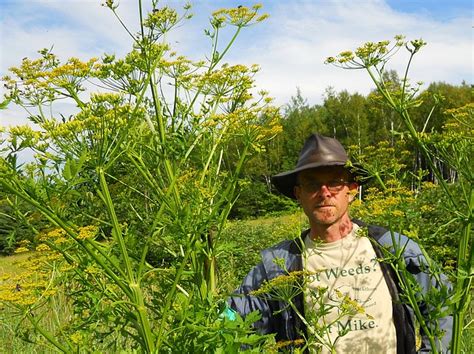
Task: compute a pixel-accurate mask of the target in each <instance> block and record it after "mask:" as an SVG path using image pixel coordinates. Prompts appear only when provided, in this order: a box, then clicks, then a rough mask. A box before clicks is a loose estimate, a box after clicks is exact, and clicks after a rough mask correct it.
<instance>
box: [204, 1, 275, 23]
mask: <svg viewBox="0 0 474 354" xmlns="http://www.w3.org/2000/svg"><path fill="white" fill-rule="evenodd" d="M261 8H262V5H260V4H257V5H254V6H252V7H251V8H249V7H246V6H238V7H236V8H228V9H220V10H217V11H214V12H213V13H212V23H213V25H214V26H216V27H222V26H223V25H224V24H230V25H233V26H238V27H245V26H250V25H252V24H255V23H257V22H262V21H264V20H265V19H267V18H268V14H263V15H258V11H259V10H260V9H261Z"/></svg>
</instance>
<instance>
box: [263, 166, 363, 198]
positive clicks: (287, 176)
mask: <svg viewBox="0 0 474 354" xmlns="http://www.w3.org/2000/svg"><path fill="white" fill-rule="evenodd" d="M325 166H342V167H346V168H347V170H348V171H349V172H350V173H351V175H352V176H353V177H354V178H355V177H358V176H359V177H364V176H365V175H364V173H356V172H355V171H354V168H353V167H350V166H348V164H347V162H346V161H344V162H343V161H334V162H325V163H321V162H315V163H309V164H306V165H304V166H301V167H298V168H295V169H294V170H291V171H287V172H282V173H279V174H277V175H275V176H272V178H271V181H272V183H273V185H274V186H275V187H276V189H277V190H278V191H279V192H280V193H282V194H283V195H285V196H287V197H288V198H291V199H296V196H295V193H294V189H295V186H296V184H297V176H298V173H299V172H301V171H304V170H309V169H311V168H317V167H325ZM357 183H359V184H361V183H360V182H359V181H357Z"/></svg>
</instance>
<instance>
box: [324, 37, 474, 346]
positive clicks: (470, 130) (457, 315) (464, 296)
mask: <svg viewBox="0 0 474 354" xmlns="http://www.w3.org/2000/svg"><path fill="white" fill-rule="evenodd" d="M425 44H426V43H425V42H424V41H423V40H421V39H419V40H412V41H405V39H404V37H403V36H396V37H395V41H394V43H392V44H391V43H390V41H381V42H378V43H373V42H368V43H365V44H364V45H362V46H361V47H359V48H357V49H356V50H355V51H354V52H352V51H345V52H342V53H340V54H339V55H338V56H336V57H329V58H328V59H327V60H326V63H330V64H334V65H336V66H338V67H341V68H345V69H363V70H366V71H367V73H368V74H369V76H370V77H371V79H372V80H373V82H374V84H375V86H376V87H377V90H378V92H379V94H380V95H381V96H382V97H383V99H384V101H385V102H386V104H387V105H388V106H389V107H391V108H392V109H393V110H394V111H395V112H396V113H397V114H399V116H400V117H401V118H402V121H403V123H404V125H405V128H406V131H407V136H409V137H410V139H411V140H412V142H413V144H414V145H415V146H416V148H418V149H419V150H420V151H421V153H422V154H423V157H424V158H425V160H426V161H427V163H428V166H429V168H430V170H431V171H432V173H434V175H435V177H436V182H437V183H438V184H439V185H440V186H441V188H442V189H443V191H444V193H445V194H446V196H447V199H448V202H449V208H450V210H451V215H452V220H451V221H450V222H453V221H457V222H460V223H461V224H462V229H461V230H460V234H459V244H458V256H457V267H456V274H455V279H456V282H455V285H454V289H453V290H452V291H451V292H449V293H448V289H444V288H443V289H442V290H441V292H439V293H436V292H433V291H428V292H427V293H426V294H425V295H423V296H422V298H418V297H417V295H416V294H417V293H418V290H420V289H417V288H415V287H414V283H413V281H412V280H411V278H410V276H409V274H408V272H407V271H406V265H405V264H404V262H400V259H402V258H401V257H398V254H399V252H401V250H396V251H395V258H393V257H392V256H390V255H387V256H388V257H389V258H390V260H391V261H392V263H393V264H394V267H395V270H396V271H397V274H398V276H399V278H400V280H401V286H402V290H403V291H404V297H405V298H404V300H405V301H407V302H408V303H410V305H411V306H412V308H413V310H414V312H415V315H416V318H417V320H418V322H419V324H420V326H421V328H422V330H423V332H424V333H425V334H426V335H427V336H428V337H429V340H430V343H431V347H432V350H433V351H434V352H436V351H437V350H436V348H437V347H436V345H437V344H438V343H435V342H436V340H435V339H436V338H439V335H440V333H438V332H437V331H438V329H437V328H436V326H433V325H432V323H433V322H434V320H435V319H436V318H439V317H440V316H443V315H444V314H445V310H446V306H449V307H450V309H451V310H452V312H453V314H454V329H453V340H452V344H451V351H452V352H453V353H460V352H461V351H462V343H461V340H462V337H463V331H464V330H465V329H466V327H467V326H468V325H469V324H467V323H466V321H465V315H466V313H467V311H468V309H469V306H470V303H471V296H472V292H471V291H472V289H471V286H472V279H473V275H474V252H473V251H474V248H473V244H472V236H471V229H472V220H473V208H474V186H473V181H474V170H473V166H474V161H473V157H474V144H473V141H474V125H473V123H474V122H473V118H472V104H470V105H467V106H465V107H462V108H460V109H458V110H455V111H452V112H449V113H451V114H452V120H451V121H450V122H448V124H447V125H446V126H445V127H444V128H445V129H444V132H443V133H441V134H440V133H429V132H426V131H425V129H424V128H423V130H422V131H417V130H416V129H415V125H414V123H413V120H412V119H411V117H410V109H411V108H413V107H416V106H418V105H419V104H420V103H421V102H422V99H423V97H421V96H420V95H417V93H418V91H419V88H420V86H421V83H417V84H416V85H414V86H413V85H412V84H411V83H410V81H409V78H408V72H409V69H410V66H411V64H412V60H413V57H414V56H415V54H416V53H418V51H419V50H420V49H421V48H422V47H423V46H425ZM401 48H405V49H406V50H407V51H408V54H409V59H408V63H407V66H406V69H405V73H404V74H403V76H402V80H401V84H400V85H399V86H398V85H395V84H394V83H393V82H390V81H387V80H386V76H385V75H384V73H385V72H386V70H387V63H388V62H389V60H390V58H391V57H392V56H393V55H395V54H396V53H397V52H398V51H399V49H401ZM429 119H430V116H428V117H426V122H428V121H429ZM426 125H427V124H425V125H424V126H425V127H426ZM437 161H442V163H443V164H444V165H445V166H448V167H449V168H451V169H452V170H454V171H456V174H457V182H456V183H457V184H458V185H459V186H460V188H461V189H462V194H461V195H462V197H461V198H457V197H455V195H454V194H453V192H452V191H453V190H452V189H451V188H449V185H448V182H447V181H446V180H445V178H444V176H443V174H442V171H441V169H440V168H439V164H437ZM372 167H373V166H372ZM368 172H369V175H370V176H375V177H376V178H377V180H378V181H379V182H380V184H381V185H382V187H383V188H384V189H386V188H387V186H386V185H385V182H384V181H383V180H382V179H381V178H380V170H376V169H375V170H374V169H371V168H370V166H369V170H368ZM400 217H403V216H400ZM396 218H397V217H395V216H394V218H393V219H392V220H396ZM389 220H390V219H389ZM401 247H403V245H401ZM425 258H426V262H428V264H430V263H431V261H430V258H429V257H428V254H426V252H425ZM430 265H431V266H432V267H434V269H435V270H436V267H435V265H434V264H433V263H431V264H430ZM432 276H433V279H434V281H439V278H438V277H439V273H437V272H434V274H432ZM420 304H425V305H427V306H428V313H427V315H428V316H429V317H430V318H429V321H425V319H424V316H422V311H421V310H420V308H421V306H420ZM425 315H426V314H425ZM445 349H446V348H445Z"/></svg>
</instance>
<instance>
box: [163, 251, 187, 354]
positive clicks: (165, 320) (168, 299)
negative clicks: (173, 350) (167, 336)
mask: <svg viewBox="0 0 474 354" xmlns="http://www.w3.org/2000/svg"><path fill="white" fill-rule="evenodd" d="M191 251H192V245H189V247H188V249H187V250H186V253H185V254H184V258H183V260H182V261H181V264H180V266H179V269H178V272H177V273H176V276H175V278H174V281H173V285H172V286H171V289H170V292H169V293H168V296H167V297H166V303H165V307H164V309H163V312H162V314H161V323H160V326H159V329H158V334H157V338H156V345H155V350H156V352H158V353H159V352H160V349H161V346H162V345H163V338H162V337H163V333H164V329H165V327H168V324H167V323H168V312H169V310H170V308H171V304H172V302H173V299H174V295H175V293H176V289H177V285H178V283H179V282H180V280H181V277H182V276H183V273H184V268H185V267H186V265H187V263H188V260H189V257H190V256H191Z"/></svg>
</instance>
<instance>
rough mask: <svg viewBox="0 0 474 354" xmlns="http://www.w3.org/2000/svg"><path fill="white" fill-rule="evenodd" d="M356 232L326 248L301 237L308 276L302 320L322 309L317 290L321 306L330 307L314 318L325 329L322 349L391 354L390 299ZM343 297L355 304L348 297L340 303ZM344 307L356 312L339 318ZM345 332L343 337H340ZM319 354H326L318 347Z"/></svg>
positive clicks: (372, 254) (393, 336) (369, 252)
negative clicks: (318, 298)
mask: <svg viewBox="0 0 474 354" xmlns="http://www.w3.org/2000/svg"><path fill="white" fill-rule="evenodd" d="M358 229H359V227H358V226H357V225H355V224H353V229H352V232H351V233H350V234H349V235H347V236H346V237H344V238H343V239H341V240H338V241H336V242H330V243H316V242H314V241H312V240H311V239H310V237H309V236H307V237H306V239H305V246H306V248H305V252H304V255H303V257H304V258H303V259H304V262H305V269H306V270H307V271H309V272H311V273H312V274H313V275H312V276H311V277H310V279H311V281H310V282H309V284H308V286H307V289H306V296H305V302H306V309H305V313H306V315H307V316H306V317H307V318H312V316H308V315H310V314H316V313H317V312H318V309H321V305H320V302H318V301H316V300H315V297H314V294H315V292H316V290H317V289H318V287H324V288H327V290H326V292H324V294H323V295H322V296H321V301H322V302H323V303H324V304H327V305H333V306H334V307H332V308H330V311H329V313H327V314H326V315H324V316H322V317H319V319H316V318H314V321H317V323H315V326H318V325H319V326H321V325H324V326H327V330H326V331H324V333H323V336H322V338H321V339H322V340H323V341H324V342H325V343H326V344H331V343H332V344H333V345H334V346H335V349H336V351H337V353H357V354H360V353H371V354H373V353H394V354H395V353H396V352H397V344H396V332H395V326H394V324H393V316H392V301H391V296H390V293H389V290H388V287H387V284H386V282H385V280H384V277H383V274H382V271H381V269H380V265H379V263H378V262H377V256H376V254H375V251H374V249H373V247H372V245H371V243H370V240H369V239H368V238H367V237H364V236H359V235H358V233H357V230H358ZM313 291H314V292H313ZM312 294H313V295H312ZM345 296H348V298H349V299H351V300H355V303H354V302H353V303H352V304H351V303H350V302H351V301H349V300H348V298H347V297H346V299H345V300H344V298H345ZM344 306H350V307H352V308H353V309H355V308H359V309H360V311H361V312H359V313H356V314H354V315H352V316H343V317H341V312H342V309H343V307H344ZM362 308H363V309H364V310H362ZM310 311H313V312H310ZM310 326H311V324H310ZM314 328H316V327H314ZM309 330H310V329H309ZM344 330H348V332H347V334H345V335H344V336H342V337H340V334H341V331H344ZM338 336H339V338H338ZM313 349H314V348H313ZM322 352H323V353H328V352H330V351H329V349H328V348H327V347H323V351H322Z"/></svg>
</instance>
